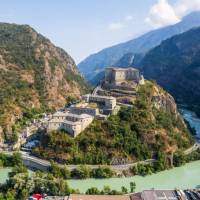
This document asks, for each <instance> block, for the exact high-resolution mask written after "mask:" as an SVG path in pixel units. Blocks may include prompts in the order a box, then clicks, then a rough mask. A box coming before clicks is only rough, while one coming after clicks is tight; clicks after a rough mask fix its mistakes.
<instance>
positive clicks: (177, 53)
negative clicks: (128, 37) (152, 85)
mask: <svg viewBox="0 0 200 200" xmlns="http://www.w3.org/2000/svg"><path fill="white" fill-rule="evenodd" d="M199 36H200V28H195V29H192V30H190V31H188V32H185V33H183V34H180V35H177V36H174V37H172V38H170V39H168V40H166V41H164V42H162V43H161V45H160V46H158V47H156V48H154V49H152V50H151V51H150V52H149V53H148V54H147V55H146V56H145V57H144V59H143V60H142V63H141V70H142V72H143V73H144V75H145V77H146V78H149V79H154V80H156V81H157V82H158V83H159V84H160V85H161V86H163V87H164V88H165V89H167V90H168V91H169V92H170V93H171V94H172V95H173V96H174V97H175V98H176V100H177V102H178V103H182V104H187V105H189V106H190V108H192V109H193V110H195V111H196V112H197V113H199V114H200V101H199V99H200V87H199V85H200V37H199Z"/></svg>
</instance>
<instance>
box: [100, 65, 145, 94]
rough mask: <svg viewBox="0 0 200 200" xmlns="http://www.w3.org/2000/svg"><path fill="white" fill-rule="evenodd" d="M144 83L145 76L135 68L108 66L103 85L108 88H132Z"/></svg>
mask: <svg viewBox="0 0 200 200" xmlns="http://www.w3.org/2000/svg"><path fill="white" fill-rule="evenodd" d="M138 84H144V77H143V76H142V75H141V74H140V72H139V70H137V69H135V68H115V67H108V68H106V70H105V79H104V83H103V86H104V88H106V89H119V90H130V89H135V88H136V87H137V86H138Z"/></svg>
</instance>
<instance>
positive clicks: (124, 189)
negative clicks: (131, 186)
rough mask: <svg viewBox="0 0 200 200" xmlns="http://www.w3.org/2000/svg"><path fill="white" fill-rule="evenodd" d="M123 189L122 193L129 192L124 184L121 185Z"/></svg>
mask: <svg viewBox="0 0 200 200" xmlns="http://www.w3.org/2000/svg"><path fill="white" fill-rule="evenodd" d="M121 190H122V193H123V194H127V193H128V190H127V188H126V187H124V186H122V187H121Z"/></svg>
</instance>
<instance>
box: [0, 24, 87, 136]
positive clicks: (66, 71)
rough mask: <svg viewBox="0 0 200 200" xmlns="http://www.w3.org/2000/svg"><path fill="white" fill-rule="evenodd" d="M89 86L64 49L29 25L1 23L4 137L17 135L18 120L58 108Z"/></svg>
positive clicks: (0, 87)
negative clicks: (15, 127)
mask: <svg viewBox="0 0 200 200" xmlns="http://www.w3.org/2000/svg"><path fill="white" fill-rule="evenodd" d="M86 87H87V86H86V83H85V82H84V80H83V78H82V77H81V76H80V74H79V72H78V70H77V67H76V65H75V62H74V61H73V59H72V58H71V57H70V56H69V55H68V54H67V53H66V52H65V51H64V50H63V49H60V48H58V47H56V46H54V45H53V44H52V43H51V42H50V41H49V40H48V39H47V38H45V37H43V36H42V35H40V34H38V33H37V32H36V31H35V30H34V29H32V28H31V27H30V26H28V25H16V24H5V23H0V135H1V137H3V136H5V138H6V139H8V138H9V137H10V136H12V134H13V133H15V129H14V127H13V125H14V124H15V122H16V120H17V119H19V118H22V117H26V116H27V115H28V116H31V115H34V114H35V113H41V112H44V111H46V110H48V109H55V108H59V107H61V106H63V105H64V104H65V103H66V102H67V100H68V99H69V96H72V97H74V98H78V97H79V96H80V94H81V92H84V91H85V90H86ZM15 134H17V133H15Z"/></svg>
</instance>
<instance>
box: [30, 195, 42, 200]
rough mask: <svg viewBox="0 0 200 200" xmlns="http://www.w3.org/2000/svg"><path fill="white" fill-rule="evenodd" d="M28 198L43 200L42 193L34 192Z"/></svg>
mask: <svg viewBox="0 0 200 200" xmlns="http://www.w3.org/2000/svg"><path fill="white" fill-rule="evenodd" d="M28 200H43V196H42V195H41V194H33V195H32V196H31V197H29V199H28Z"/></svg>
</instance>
